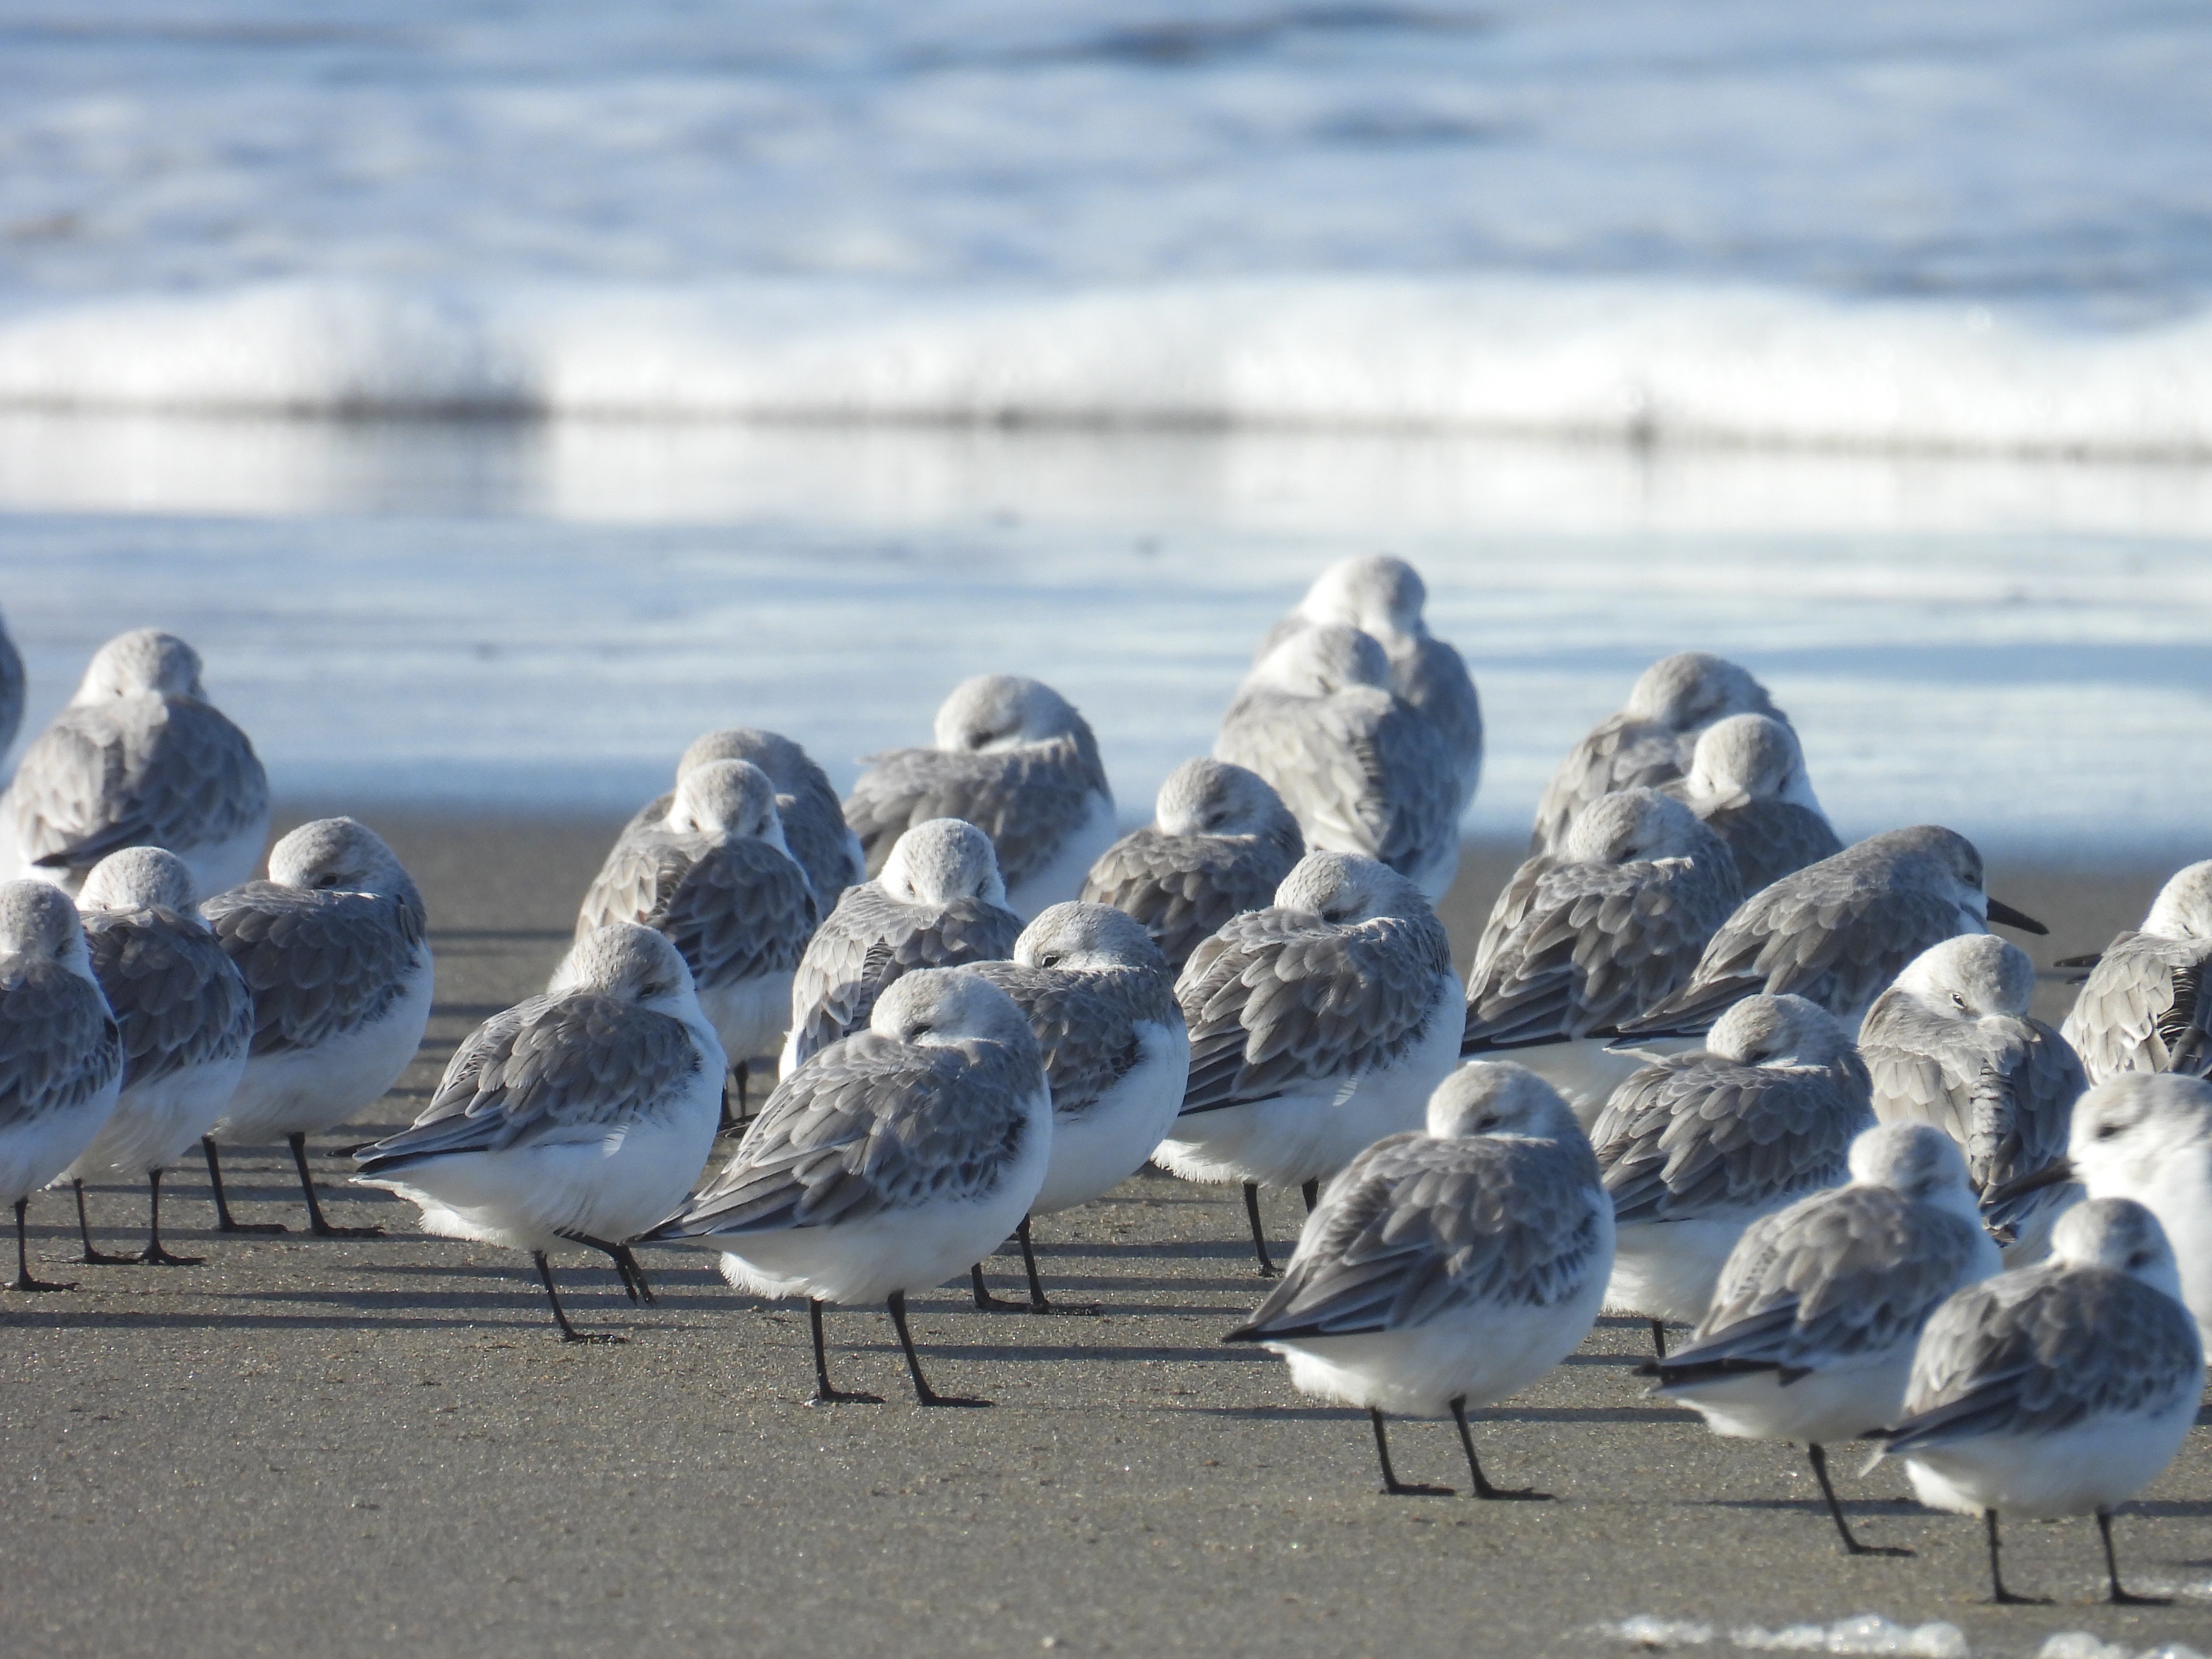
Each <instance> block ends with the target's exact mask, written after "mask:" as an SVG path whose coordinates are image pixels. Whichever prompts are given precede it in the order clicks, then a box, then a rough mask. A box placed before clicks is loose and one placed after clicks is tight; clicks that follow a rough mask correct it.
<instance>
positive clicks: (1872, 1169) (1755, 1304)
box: [1638, 1123, 1999, 1555]
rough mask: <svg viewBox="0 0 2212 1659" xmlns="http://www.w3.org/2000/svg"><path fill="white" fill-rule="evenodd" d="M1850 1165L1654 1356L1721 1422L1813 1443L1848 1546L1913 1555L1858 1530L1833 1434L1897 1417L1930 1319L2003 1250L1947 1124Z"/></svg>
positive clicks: (1889, 1136)
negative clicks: (1835, 1472) (1676, 1340)
mask: <svg viewBox="0 0 2212 1659" xmlns="http://www.w3.org/2000/svg"><path fill="white" fill-rule="evenodd" d="M1850 1175H1851V1178H1850V1182H1849V1184H1847V1185H1845V1186H1842V1187H1836V1188H1830V1189H1829V1190H1827V1191H1826V1192H1819V1193H1814V1194H1813V1195H1812V1196H1811V1197H1810V1198H1802V1199H1800V1200H1797V1202H1796V1203H1795V1204H1792V1205H1791V1206H1790V1207H1789V1208H1787V1209H1785V1210H1781V1211H1778V1212H1776V1213H1774V1214H1772V1215H1768V1216H1763V1217H1761V1218H1759V1220H1757V1221H1754V1222H1753V1223H1752V1224H1751V1225H1750V1226H1749V1227H1747V1228H1746V1229H1745V1230H1744V1234H1743V1237H1742V1238H1741V1240H1739V1241H1738V1243H1737V1244H1736V1246H1735V1249H1733V1250H1731V1251H1730V1252H1729V1258H1728V1262H1727V1265H1726V1266H1725V1267H1723V1268H1722V1269H1721V1276H1720V1283H1719V1285H1718V1286H1717V1289H1716V1290H1715V1291H1714V1293H1713V1299H1712V1306H1711V1308H1710V1309H1709V1310H1707V1311H1706V1314H1705V1317H1704V1318H1703V1319H1702V1320H1700V1321H1699V1322H1698V1328H1697V1330H1696V1331H1695V1332H1694V1333H1693V1334H1692V1335H1691V1338H1690V1340H1689V1342H1688V1344H1687V1346H1684V1347H1681V1348H1679V1349H1677V1350H1676V1351H1675V1352H1673V1353H1671V1354H1669V1355H1668V1356H1667V1358H1664V1359H1656V1360H1653V1361H1651V1362H1650V1364H1645V1365H1642V1366H1639V1367H1638V1374H1639V1375H1642V1376H1656V1377H1657V1378H1658V1379H1659V1380H1658V1382H1657V1383H1655V1384H1654V1385H1653V1386H1652V1388H1651V1389H1650V1392H1651V1394H1652V1395H1656V1396H1657V1397H1659V1398H1661V1399H1666V1400H1676V1401H1680V1402H1681V1403H1682V1404H1684V1405H1686V1406H1688V1407H1692V1408H1693V1409H1694V1410H1696V1411H1697V1412H1698V1413H1699V1414H1700V1415H1701V1416H1703V1417H1704V1418H1705V1424H1706V1426H1707V1427H1709V1428H1711V1430H1712V1431H1713V1432H1714V1433H1716V1434H1720V1435H1725V1436H1729V1437H1733V1438H1738V1439H1746V1440H1796V1441H1801V1442H1802V1443H1803V1444H1804V1447H1805V1454H1806V1456H1807V1457H1808V1459H1809V1460H1810V1461H1811V1462H1812V1465H1813V1475H1814V1479H1815V1480H1818V1481H1819V1482H1820V1496H1821V1497H1822V1498H1825V1499H1826V1500H1827V1504H1828V1515H1829V1517H1830V1518H1831V1519H1832V1520H1833V1521H1834V1522H1835V1523H1836V1531H1837V1534H1838V1536H1840V1537H1841V1538H1842V1540H1843V1545H1844V1553H1846V1554H1850V1555H1910V1554H1911V1551H1910V1550H1904V1549H1893V1548H1876V1547H1872V1546H1869V1545H1865V1544H1862V1543H1860V1542H1859V1541H1858V1540H1857V1539H1856V1538H1854V1537H1853V1536H1852V1535H1851V1528H1850V1522H1847V1521H1845V1520H1844V1510H1843V1505H1841V1504H1838V1502H1837V1501H1836V1489H1835V1487H1834V1486H1832V1484H1830V1482H1829V1480H1828V1456H1827V1452H1826V1447H1827V1446H1828V1445H1830V1444H1832V1443H1835V1442H1838V1441H1844V1440H1853V1439H1857V1437H1859V1436H1861V1435H1863V1434H1865V1433H1866V1432H1867V1431H1869V1430H1870V1429H1878V1428H1881V1426H1883V1425H1885V1424H1888V1423H1893V1422H1895V1421H1896V1420H1897V1418H1898V1416H1899V1413H1900V1412H1901V1411H1902V1410H1903V1409H1904V1405H1905V1383H1906V1381H1907V1380H1908V1378H1909V1377H1910V1376H1911V1372H1912V1355H1913V1351H1914V1348H1915V1347H1916V1346H1917V1344H1918V1342H1919V1340H1920V1331H1921V1328H1922V1327H1923V1325H1925V1324H1926V1323H1927V1322H1928V1316H1929V1315H1930V1314H1932V1313H1934V1312H1935V1311H1936V1308H1937V1307H1938V1306H1939V1305H1941V1304H1942V1302H1943V1300H1944V1298H1945V1297H1948V1296H1950V1295H1951V1294H1952V1293H1953V1292H1954V1291H1957V1290H1959V1289H1960V1288H1961V1287H1962V1286H1964V1285H1970V1284H1973V1283H1975V1282H1977V1281H1978V1280H1980V1279H1987V1278H1988V1277H1989V1276H1990V1274H1991V1273H1995V1272H1996V1271H1997V1267H1998V1265H1999V1264H1998V1261H1997V1249H1996V1245H1995V1244H1994V1243H1991V1242H1990V1237H1989V1235H1988V1234H1987V1233H1985V1232H1984V1231H1983V1230H1982V1225H1981V1218H1980V1215H1979V1212H1978V1210H1977V1209H1976V1207H1975V1194H1974V1189H1973V1188H1972V1186H1971V1185H1969V1184H1968V1182H1967V1178H1966V1163H1965V1160H1964V1159H1962V1158H1960V1154H1959V1149H1958V1147H1957V1146H1956V1145H1955V1144H1954V1142H1953V1141H1952V1139H1951V1138H1950V1137H1949V1136H1948V1135H1947V1134H1945V1133H1943V1132H1942V1130H1941V1129H1938V1128H1936V1127H1932V1126H1930V1125H1929V1124H1925V1123H1894V1124H1884V1125H1882V1126H1881V1127H1876V1128H1872V1129H1868V1130H1866V1131H1864V1132H1863V1133H1861V1134H1860V1136H1859V1138H1858V1139H1857V1140H1854V1141H1853V1142H1852V1143H1851V1151H1850Z"/></svg>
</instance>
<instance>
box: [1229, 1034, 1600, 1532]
mask: <svg viewBox="0 0 2212 1659" xmlns="http://www.w3.org/2000/svg"><path fill="white" fill-rule="evenodd" d="M1612 1261H1613V1206H1612V1204H1611V1202H1610V1201H1609V1200H1607V1197H1606V1194H1605V1190H1604V1188H1602V1187H1601V1185H1600V1184H1599V1182H1598V1172H1597V1164H1596V1160H1595V1159H1594V1158H1591V1156H1590V1149H1589V1141H1588V1140H1586V1139H1584V1138H1583V1132H1582V1126H1581V1125H1579V1124H1578V1123H1577V1122H1576V1121H1575V1119H1574V1115H1573V1114H1572V1113H1571V1112H1570V1111H1569V1110H1568V1109H1567V1105H1566V1103H1565V1101H1563V1100H1561V1099H1560V1098H1559V1096H1558V1095H1557V1094H1556V1093H1555V1092H1553V1089H1552V1087H1551V1085H1549V1084H1547V1083H1546V1082H1544V1081H1543V1079H1541V1078H1539V1077H1537V1076H1536V1075H1535V1073H1533V1072H1529V1071H1528V1070H1526V1069H1524V1068H1523V1067H1522V1066H1515V1065H1510V1064H1502V1065H1500V1064H1485V1063H1482V1062H1479V1061H1478V1062H1476V1063H1474V1064H1472V1065H1469V1066H1463V1067H1462V1068H1461V1069H1460V1070H1459V1071H1457V1072H1455V1073H1453V1074H1452V1075H1451V1076H1450V1077H1449V1078H1447V1079H1444V1081H1443V1083H1442V1084H1441V1085H1438V1087H1437V1091H1436V1092H1435V1094H1434V1095H1433V1096H1432V1097H1431V1099H1430V1101H1429V1104H1428V1121H1427V1129H1426V1133H1421V1132H1419V1131H1416V1132H1413V1133H1404V1134H1395V1135H1392V1136H1390V1137H1389V1139H1384V1140H1379V1141H1377V1142H1376V1143H1375V1144H1374V1145H1373V1146H1370V1147H1368V1148H1367V1149H1366V1150H1365V1151H1364V1152H1361V1153H1360V1154H1359V1156H1358V1158H1354V1159H1353V1160H1352V1163H1351V1164H1348V1165H1347V1166H1346V1169H1345V1170H1344V1172H1343V1173H1342V1174H1341V1175H1340V1176H1337V1177H1336V1178H1335V1179H1334V1180H1333V1181H1331V1182H1329V1184H1328V1192H1327V1193H1326V1194H1323V1196H1322V1200H1321V1203H1320V1206H1319V1207H1318V1208H1316V1210H1315V1211H1314V1212H1313V1213H1312V1214H1311V1215H1310V1216H1309V1217H1308V1218H1306V1225H1305V1231H1304V1232H1303V1233H1302V1234H1301V1235H1300V1236H1299V1238H1298V1248H1297V1254H1295V1255H1292V1256H1291V1261H1290V1266H1289V1267H1288V1268H1287V1269H1286V1270H1285V1273H1284V1275H1283V1282H1282V1283H1281V1284H1280V1285H1277V1286H1276V1287H1275V1289H1274V1291H1273V1293H1272V1294H1271V1295H1270V1296H1269V1297H1267V1300H1266V1301H1265V1302H1263V1303H1261V1304H1260V1308H1259V1310H1258V1311H1257V1312H1255V1313H1254V1314H1253V1316H1252V1317H1251V1318H1250V1319H1249V1321H1248V1322H1245V1323H1244V1324H1243V1325H1240V1326H1239V1327H1237V1328H1236V1329H1235V1330H1233V1331H1231V1332H1230V1333H1229V1334H1228V1335H1226V1336H1225V1337H1224V1338H1223V1339H1222V1340H1223V1341H1225V1342H1260V1343H1264V1344H1265V1345H1266V1346H1267V1347H1268V1348H1269V1349H1271V1350H1272V1351H1273V1352H1276V1353H1278V1354H1280V1355H1281V1356H1282V1357H1283V1358H1285V1359H1286V1360H1288V1361H1289V1362H1290V1367H1291V1382H1292V1383H1293V1384H1295V1385H1296V1386H1297V1388H1298V1389H1300V1390H1302V1391H1303V1392H1304V1393H1307V1394H1312V1395H1320V1396H1322V1398H1323V1399H1327V1400H1334V1401H1341V1402H1342V1403H1343V1404H1345V1405H1347V1406H1354V1407H1360V1408H1362V1409H1364V1411H1365V1412H1366V1413H1367V1414H1368V1420H1369V1422H1370V1424H1371V1425H1373V1428H1374V1431H1375V1453H1376V1457H1377V1459H1378V1460H1379V1461H1380V1462H1381V1463H1382V1465H1383V1490H1384V1491H1385V1492H1391V1493H1413V1494H1424V1495H1436V1496H1449V1494H1450V1492H1451V1488H1450V1487H1449V1486H1409V1485H1407V1484H1405V1483H1403V1482H1401V1480H1399V1479H1398V1477H1397V1474H1396V1473H1395V1471H1394V1470H1393V1469H1392V1468H1391V1467H1390V1446H1389V1439H1388V1437H1387V1435H1386V1432H1385V1430H1384V1428H1383V1413H1386V1412H1395V1413H1399V1414H1400V1415H1401V1416H1415V1417H1441V1416H1443V1415H1444V1414H1445V1413H1450V1415H1451V1418H1452V1419H1453V1421H1454V1422H1455V1424H1457V1425H1458V1427H1459V1434H1460V1443H1461V1446H1462V1449H1464V1450H1465V1451H1466V1453H1467V1468H1468V1476H1469V1477H1470V1479H1471V1480H1473V1482H1474V1491H1475V1495H1476V1496H1478V1497H1480V1498H1542V1497H1544V1496H1546V1494H1545V1493H1542V1492H1530V1491H1520V1492H1501V1491H1499V1490H1498V1488H1497V1487H1495V1486H1492V1485H1491V1484H1490V1482H1489V1480H1487V1479H1486V1478H1485V1476H1484V1474H1483V1473H1482V1466H1481V1464H1480V1462H1478V1461H1477V1460H1476V1458H1475V1455H1474V1436H1473V1435H1472V1434H1470V1433H1469V1432H1468V1425H1467V1408H1468V1407H1469V1406H1471V1405H1473V1406H1483V1405H1487V1404H1489V1403H1490V1402H1492V1401H1498V1400H1503V1399H1504V1398H1505V1397H1506V1396H1507V1395H1510V1394H1513V1393H1516V1391H1518V1390H1519V1389H1522V1388H1525V1387H1526V1386H1527V1385H1528V1384H1529V1383H1533V1382H1534V1381H1535V1380H1536V1379H1537V1378H1538V1377H1540V1376H1542V1375H1543V1374H1544V1373H1545V1372H1547V1371H1548V1370H1551V1369H1552V1367H1553V1366H1554V1365H1556V1364H1559V1362H1560V1361H1561V1360H1563V1359H1565V1358H1566V1357H1567V1356H1568V1355H1569V1354H1570V1353H1572V1352H1574V1350H1575V1348H1576V1347H1577V1345H1579V1344H1580V1343H1581V1341H1582V1340H1583V1337H1585V1336H1587V1335H1588V1334H1589V1329H1590V1326H1591V1325H1592V1324H1593V1323H1594V1322H1595V1320H1596V1318H1597V1313H1598V1304H1599V1303H1600V1302H1601V1300H1602V1298H1603V1297H1604V1293H1605V1282H1606V1274H1607V1271H1608V1269H1609V1268H1610V1267H1611V1265H1612Z"/></svg>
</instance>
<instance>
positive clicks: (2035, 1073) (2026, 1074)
mask: <svg viewBox="0 0 2212 1659" xmlns="http://www.w3.org/2000/svg"><path fill="white" fill-rule="evenodd" d="M1983 1024H1984V1025H1991V1026H1996V1027H1997V1028H1998V1029H1997V1030H1996V1032H1994V1033H1993V1034H1992V1036H1991V1040H1990V1054H1989V1060H1988V1062H1987V1064H1986V1065H1985V1066H1984V1068H1983V1070H1982V1072H1981V1073H1980V1075H1979V1076H1978V1078H1977V1079H1976V1080H1975V1085H1974V1088H1973V1091H1972V1098H1971V1104H1970V1111H1969V1121H1968V1126H1967V1134H1966V1141H1965V1143H1964V1144H1965V1146H1966V1167H1967V1169H1968V1170H1969V1172H1970V1173H1971V1174H1972V1176H1973V1179H1974V1188H1975V1190H1976V1191H1977V1192H1978V1193H1980V1194H1983V1199H1982V1220H1983V1223H1984V1225H1986V1226H1987V1227H1988V1228H1989V1230H1990V1232H1991V1233H1992V1234H1994V1235H1995V1236H1996V1237H1998V1238H2000V1239H2002V1240H2004V1241H2006V1242H2008V1243H2009V1242H2010V1241H2011V1240H2013V1239H2015V1238H2016V1237H2019V1234H2020V1231H2021V1228H2022V1227H2024V1226H2025V1225H2027V1221H2028V1219H2029V1218H2031V1217H2032V1216H2033V1215H2035V1214H2036V1213H2037V1212H2039V1211H2042V1210H2046V1209H2049V1208H2051V1207H2053V1206H2057V1205H2062V1204H2064V1203H2067V1202H2069V1201H2070V1200H2071V1199H2072V1197H2073V1194H2072V1193H2071V1192H2070V1191H2069V1189H2068V1188H2066V1187H2064V1186H2049V1187H2039V1188H2035V1189H2034V1190H2033V1191H2031V1192H2027V1193H2022V1194H2019V1195H2018V1196H2016V1197H2012V1198H2007V1199H2002V1200H1991V1198H1990V1194H1992V1193H1995V1192H1998V1191H2001V1190H2002V1188H2005V1187H2006V1186H2008V1185H2009V1184H2011V1183H2012V1182H2017V1181H2019V1180H2021V1178H2022V1177H2024V1176H2031V1175H2034V1174H2037V1173H2038V1172H2039V1171H2041V1170H2046V1169H2048V1168H2050V1166H2051V1164H2055V1163H2057V1161H2058V1160H2059V1159H2060V1158H2063V1157H2065V1155H2066V1143H2067V1139H2068V1136H2069V1132H2070V1131H2071V1129H2072V1127H2073V1123H2074V1103H2075V1101H2076V1100H2078V1099H2080V1098H2081V1095H2082V1093H2083V1092H2084V1091H2086V1090H2087V1088H2088V1086H2089V1079H2088V1077H2087V1073H2084V1072H2083V1071H2082V1069H2081V1059H2080V1057H2079V1056H2078V1055H2076V1054H2075V1052H2074V1050H2073V1049H2072V1048H2071V1047H2069V1045H2068V1043H2067V1042H2066V1039H2065V1038H2064V1037H2062V1036H2059V1035H2058V1033H2057V1032H2056V1031H2054V1030H2051V1027H2050V1026H2048V1025H2046V1024H2044V1023H2043V1022H2042V1021H2041V1020H2039V1019H2006V1020H2002V1021H1984V1022H1983Z"/></svg>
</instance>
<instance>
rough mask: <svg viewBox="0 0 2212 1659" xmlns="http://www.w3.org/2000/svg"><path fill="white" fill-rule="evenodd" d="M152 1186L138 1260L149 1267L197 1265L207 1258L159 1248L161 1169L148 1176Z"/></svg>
mask: <svg viewBox="0 0 2212 1659" xmlns="http://www.w3.org/2000/svg"><path fill="white" fill-rule="evenodd" d="M148 1180H149V1182H150V1184H151V1186H152V1192H151V1194H150V1195H149V1204H148V1207H147V1211H146V1248H145V1249H143V1250H141V1251H140V1252H139V1253H138V1259H139V1261H143V1262H144V1263H145V1264H146V1265H147V1266H148V1267H198V1266H199V1265H200V1263H201V1262H203V1261H205V1260H206V1259H207V1258H206V1257H204V1256H197V1255H171V1254H170V1253H169V1252H168V1251H167V1250H165V1249H162V1248H161V1170H155V1171H154V1172H153V1174H152V1175H151V1176H149V1177H148Z"/></svg>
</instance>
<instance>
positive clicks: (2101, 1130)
mask: <svg viewBox="0 0 2212 1659" xmlns="http://www.w3.org/2000/svg"><path fill="white" fill-rule="evenodd" d="M2119 1132H2120V1126H2119V1125H2118V1124H2117V1123H2100V1124H2099V1125H2098V1126H2097V1139H2100V1140H2110V1139H2112V1137H2113V1136H2114V1135H2116V1134H2118V1133H2119Z"/></svg>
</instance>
